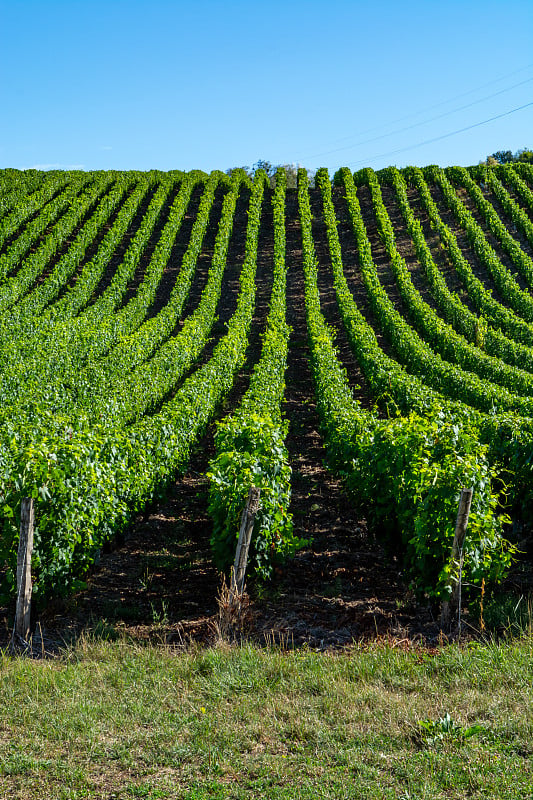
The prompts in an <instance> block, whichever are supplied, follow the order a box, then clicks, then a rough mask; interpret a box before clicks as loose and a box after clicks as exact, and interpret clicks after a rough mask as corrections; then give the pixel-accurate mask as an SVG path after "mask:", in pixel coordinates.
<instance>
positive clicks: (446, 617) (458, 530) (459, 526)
mask: <svg viewBox="0 0 533 800" xmlns="http://www.w3.org/2000/svg"><path fill="white" fill-rule="evenodd" d="M472 493H473V490H472V489H462V490H461V499H460V500H459V510H458V512H457V522H456V523H455V534H454V537H453V544H452V552H451V562H452V575H451V578H452V594H451V597H450V599H449V600H445V601H444V602H443V604H442V612H441V625H442V626H443V627H448V628H449V627H450V625H451V621H452V619H457V621H458V626H459V632H460V631H461V585H462V569H463V545H464V541H465V536H466V527H467V525H468V516H469V514H470V506H471V504H472Z"/></svg>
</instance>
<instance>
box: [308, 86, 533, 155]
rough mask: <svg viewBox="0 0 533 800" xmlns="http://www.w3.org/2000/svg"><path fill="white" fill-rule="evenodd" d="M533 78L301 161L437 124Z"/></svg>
mask: <svg viewBox="0 0 533 800" xmlns="http://www.w3.org/2000/svg"><path fill="white" fill-rule="evenodd" d="M531 81H533V78H527V79H526V80H525V81H520V83H515V84H514V85H513V86H509V87H507V88H506V89H500V91H499V92H494V93H493V94H489V95H486V96H485V97H482V98H481V99H480V100H473V101H472V102H471V103H467V104H466V105H464V106H459V108H453V109H452V110H451V111H445V112H444V113H443V114H438V115H437V116H436V117H431V118H430V119H426V120H422V121H421V122H415V123H413V124H412V125H407V126H406V127H405V128H399V129H397V130H394V131H391V132H390V133H383V134H382V135H381V136H375V137H373V138H372V139H365V141H363V142H354V143H353V144H346V145H344V146H343V147H337V148H335V149H334V150H326V151H324V152H322V153H315V154H314V155H312V156H307V157H306V158H302V159H300V160H301V161H308V160H309V159H311V158H320V157H321V156H329V155H331V154H332V153H340V152H341V151H342V150H352V149H353V148H354V147H361V146H362V145H364V144H371V143H372V142H379V141H380V140H381V139H388V138H389V137H390V136H397V135H398V134H399V133H405V131H410V130H412V129H413V128H419V127H420V126H421V125H428V124H429V123H430V122H435V121H436V120H438V119H442V118H443V117H449V116H450V115H451V114H457V113H458V112H459V111H464V110H465V109H467V108H471V107H472V106H475V105H477V104H478V103H484V102H485V101H486V100H492V98H493V97H497V96H498V95H500V94H504V93H505V92H510V91H511V89H516V88H517V87H518V86H523V85H524V84H525V83H531Z"/></svg>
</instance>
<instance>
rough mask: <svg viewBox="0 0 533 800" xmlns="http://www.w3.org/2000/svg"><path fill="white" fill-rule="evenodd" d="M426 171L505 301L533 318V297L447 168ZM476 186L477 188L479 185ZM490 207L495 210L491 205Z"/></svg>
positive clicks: (520, 312)
mask: <svg viewBox="0 0 533 800" xmlns="http://www.w3.org/2000/svg"><path fill="white" fill-rule="evenodd" d="M425 172H426V175H427V176H428V177H429V178H430V179H431V180H433V181H434V182H435V183H436V184H437V185H438V186H439V187H440V188H441V189H442V193H443V195H444V198H445V200H446V202H447V203H448V205H449V207H450V208H451V209H452V211H453V212H454V215H455V217H456V219H457V221H458V222H459V224H460V225H461V226H462V227H463V228H464V230H465V232H466V235H467V237H468V240H469V242H470V244H471V245H472V247H473V249H474V252H475V253H476V255H477V257H478V258H479V259H480V261H481V263H482V264H483V265H484V266H485V267H486V268H487V270H488V272H489V274H490V276H491V278H492V280H493V281H494V285H495V286H496V288H497V289H498V291H499V292H500V294H501V296H502V297H504V298H505V302H506V303H508V304H509V306H510V307H511V308H512V309H513V311H515V312H516V313H517V314H518V315H519V317H521V318H522V319H525V320H527V321H528V322H531V321H532V320H533V298H532V297H531V295H530V294H529V292H527V291H524V290H523V289H521V288H520V286H519V285H518V283H517V281H516V279H515V277H514V276H513V275H512V274H511V273H510V272H509V270H508V269H507V268H506V267H505V266H504V265H503V264H502V263H501V261H500V259H499V258H498V256H497V255H496V253H495V251H494V249H493V248H492V247H491V245H490V244H489V243H488V241H487V239H486V237H485V234H484V232H483V229H482V228H481V226H480V225H479V224H478V223H477V222H476V220H475V219H474V217H473V215H472V214H471V213H470V211H468V209H467V208H466V206H465V205H464V204H463V203H462V202H461V201H460V199H459V198H458V196H457V194H456V193H455V190H454V188H453V186H452V184H451V183H450V181H449V180H448V178H447V177H446V175H445V173H444V170H442V169H441V168H440V167H435V166H432V167H426V169H425ZM474 186H475V184H474ZM475 188H476V189H477V188H478V187H475ZM478 191H479V190H478ZM481 198H482V199H483V201H484V202H487V201H485V198H484V197H483V195H482V194H481ZM489 205H490V204H489ZM491 209H492V211H494V208H493V207H492V206H491ZM494 213H496V212H494ZM496 216H497V215H496ZM520 252H522V251H520ZM524 255H525V254H524ZM524 269H525V267H524Z"/></svg>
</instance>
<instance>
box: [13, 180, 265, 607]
mask: <svg viewBox="0 0 533 800" xmlns="http://www.w3.org/2000/svg"><path fill="white" fill-rule="evenodd" d="M267 183H268V178H267V176H266V174H265V173H264V172H260V173H258V174H257V175H256V177H255V180H254V187H253V192H252V200H251V202H250V209H249V215H248V226H247V238H246V252H245V261H244V265H243V269H242V273H241V291H240V293H239V297H238V301H237V310H236V311H235V313H234V315H233V317H232V318H231V320H230V322H229V323H228V331H227V334H226V336H225V337H223V339H222V340H221V341H220V342H219V344H218V345H217V346H216V348H215V350H214V353H213V356H212V358H211V359H210V360H209V361H208V362H207V363H206V364H205V365H204V366H203V367H201V368H200V369H199V370H197V371H196V372H195V373H194V374H193V375H192V376H191V377H190V378H188V379H187V380H186V381H185V382H184V384H183V385H182V386H181V387H180V388H179V389H178V390H177V391H176V393H175V395H174V396H173V398H172V399H171V400H169V401H168V402H166V403H165V404H164V405H163V406H162V407H161V409H160V410H159V412H158V413H157V414H154V415H152V416H150V415H148V416H145V417H144V418H143V419H141V420H139V421H138V422H137V423H135V424H133V425H130V426H126V427H117V428H106V427H104V426H101V425H98V424H96V425H94V424H92V423H86V424H85V423H84V421H83V419H81V418H80V419H79V420H78V427H77V428H76V429H73V428H72V426H71V425H70V423H69V419H68V417H66V418H61V417H60V416H58V415H54V414H52V413H50V412H48V411H47V410H46V409H45V411H44V413H43V417H44V425H42V429H43V430H44V429H45V428H46V429H47V431H48V434H49V435H48V436H47V437H43V436H40V435H39V436H34V437H31V436H28V434H27V431H26V430H25V429H24V427H23V426H22V425H21V418H20V417H19V419H18V420H17V421H16V425H15V424H13V423H10V422H9V421H7V424H6V425H5V426H4V427H3V428H2V436H3V437H4V439H5V441H6V448H5V449H2V448H0V454H3V455H5V462H4V464H0V475H1V476H2V478H3V479H2V485H1V493H2V498H3V504H4V520H3V521H4V530H3V535H2V536H1V537H0V541H1V542H2V550H3V552H2V556H4V557H6V558H9V559H10V560H11V562H13V558H14V555H13V551H14V542H15V541H16V535H17V534H16V528H17V520H16V514H17V513H18V512H17V509H18V499H19V498H20V496H21V493H22V494H27V493H30V494H32V495H33V496H35V497H36V499H37V503H38V508H37V519H38V521H39V524H38V530H37V531H36V540H35V541H36V568H37V581H36V587H35V588H36V592H37V594H40V595H41V596H42V595H44V594H47V593H49V592H50V591H51V590H54V591H55V592H61V591H66V590H68V588H71V587H72V585H73V581H74V580H75V579H76V578H78V577H79V576H80V574H83V572H84V571H85V570H86V569H87V567H88V566H89V564H90V563H91V562H92V561H93V560H94V558H95V557H96V555H97V553H98V550H99V548H100V547H101V545H102V542H103V541H104V539H105V538H106V536H109V535H111V534H112V533H114V532H116V531H117V529H120V528H121V527H123V526H125V525H126V524H127V523H128V521H129V520H130V519H131V517H132V515H133V514H134V513H136V512H137V511H138V510H139V509H140V508H142V507H143V506H144V504H145V503H146V502H147V501H148V500H149V499H150V498H151V497H152V496H153V494H154V493H155V492H157V491H158V490H160V489H161V487H162V485H164V483H165V482H166V481H168V480H170V479H171V478H172V477H173V475H175V473H176V471H177V470H179V469H183V468H184V467H185V465H186V463H187V461H188V458H189V454H190V450H191V447H192V446H193V444H194V442H195V441H196V439H197V438H198V436H199V435H200V434H201V433H202V431H203V430H205V427H206V425H207V424H208V422H209V421H210V420H211V418H212V416H213V414H214V412H215V410H216V407H217V405H218V404H219V403H220V402H221V400H222V399H223V398H224V397H225V396H226V394H227V392H228V391H229V389H230V388H231V385H232V382H233V375H234V372H235V370H237V369H238V368H239V367H240V366H241V365H242V363H243V360H244V356H245V351H246V345H247V340H248V330H249V326H250V323H251V319H252V316H253V309H254V298H255V271H256V259H257V239H258V230H259V222H260V215H261V199H262V194H263V190H264V187H265V186H266V185H267ZM160 377H161V379H162V380H163V379H164V376H160ZM27 418H29V415H28V416H27ZM34 430H35V428H34ZM10 434H12V435H10ZM8 461H11V464H9V463H8ZM7 509H11V510H12V511H13V510H14V511H15V514H14V516H12V517H9V511H8V510H7ZM7 578H8V580H9V579H11V581H13V570H11V571H10V572H9V573H8V576H7Z"/></svg>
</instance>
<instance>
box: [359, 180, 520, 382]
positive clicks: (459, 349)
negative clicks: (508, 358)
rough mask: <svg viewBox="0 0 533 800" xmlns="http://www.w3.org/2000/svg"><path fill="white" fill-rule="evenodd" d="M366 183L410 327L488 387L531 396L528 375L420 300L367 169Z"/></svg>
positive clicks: (378, 193)
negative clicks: (485, 349) (462, 333)
mask: <svg viewBox="0 0 533 800" xmlns="http://www.w3.org/2000/svg"><path fill="white" fill-rule="evenodd" d="M367 183H368V186H369V188H370V191H371V195H372V202H373V206H374V210H375V213H376V219H377V222H378V230H379V233H380V237H381V239H382V241H383V242H384V244H385V247H386V250H387V253H388V255H389V258H390V264H391V269H392V272H393V274H394V276H395V279H396V283H397V286H398V289H399V291H400V295H401V298H402V300H403V301H404V303H405V306H406V309H407V312H408V315H409V318H410V321H411V323H412V324H413V325H414V327H415V328H416V330H417V331H418V332H419V333H420V335H421V337H422V338H423V340H424V342H425V343H428V344H429V345H430V346H431V347H432V348H434V350H436V351H437V352H438V353H439V354H440V355H441V356H442V358H443V359H446V360H448V361H451V362H452V363H453V364H454V365H455V364H457V365H458V366H460V367H461V368H462V370H465V371H467V372H468V371H470V372H474V373H475V374H477V375H479V376H480V377H482V378H485V379H486V380H488V381H490V382H492V383H497V384H501V385H502V386H505V387H507V388H508V389H509V390H511V391H512V392H515V393H518V394H526V395H533V376H532V375H531V374H530V373H529V372H525V371H524V370H521V369H518V368H517V367H511V366H509V365H507V364H505V363H504V362H502V361H501V360H500V359H499V358H494V357H491V356H489V355H487V354H486V353H484V352H483V351H482V350H481V349H480V348H479V347H477V346H475V345H473V344H470V343H469V342H467V341H466V340H465V339H464V337H463V336H460V335H459V334H457V333H456V331H455V330H454V328H453V327H452V326H451V325H448V324H447V323H445V322H444V321H443V320H442V319H441V318H440V317H439V316H438V315H437V314H436V313H435V311H434V310H433V309H432V308H431V306H429V305H428V304H427V303H425V302H424V301H423V300H422V298H421V297H420V294H419V293H418V292H417V290H416V289H415V287H414V286H413V282H412V280H411V274H410V272H409V269H408V267H407V265H406V263H405V260H404V259H403V257H402V256H401V255H400V253H399V252H398V250H397V248H396V242H395V236H394V230H393V227H392V224H391V221H390V218H389V215H388V213H387V210H386V208H385V204H384V203H383V198H382V195H381V189H380V186H379V182H378V180H377V176H376V174H375V173H374V172H373V171H372V170H370V169H369V170H368V171H367ZM422 368H423V367H422Z"/></svg>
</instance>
